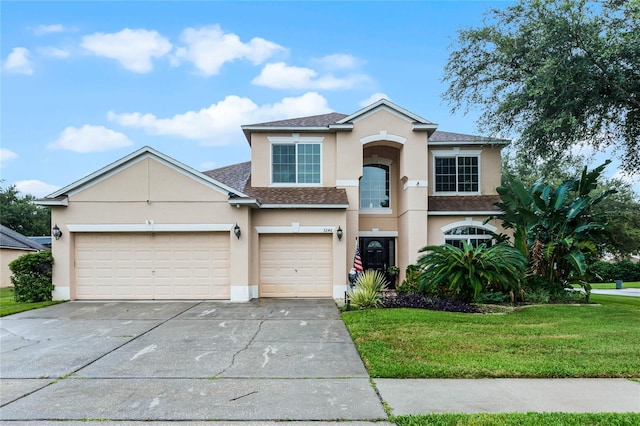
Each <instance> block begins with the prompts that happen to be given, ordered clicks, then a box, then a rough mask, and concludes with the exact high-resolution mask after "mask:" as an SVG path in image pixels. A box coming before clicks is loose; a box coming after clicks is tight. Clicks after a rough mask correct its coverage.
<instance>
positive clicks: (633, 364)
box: [343, 295, 640, 378]
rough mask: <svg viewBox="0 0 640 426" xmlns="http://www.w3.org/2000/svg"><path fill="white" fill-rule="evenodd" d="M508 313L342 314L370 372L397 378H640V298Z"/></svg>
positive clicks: (603, 298) (407, 311) (604, 298)
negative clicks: (639, 352) (639, 346)
mask: <svg viewBox="0 0 640 426" xmlns="http://www.w3.org/2000/svg"><path fill="white" fill-rule="evenodd" d="M591 300H592V302H594V303H599V304H600V305H582V306H580V305H542V306H532V307H527V308H523V309H519V310H516V311H514V312H511V313H507V314H494V315H487V314H459V313H451V312H435V311H427V310H420V309H375V310H367V311H351V312H345V313H343V319H344V321H345V323H346V325H347V328H348V329H349V332H350V333H351V336H352V337H353V339H354V342H355V344H356V347H357V348H358V351H359V352H360V356H361V357H362V359H363V361H364V363H365V365H366V367H367V369H368V370H369V373H370V374H371V376H373V377H392V378H484V377H639V376H640V373H639V372H640V357H638V342H639V341H640V298H634V297H623V296H603V295H592V296H591Z"/></svg>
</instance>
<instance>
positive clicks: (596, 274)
mask: <svg viewBox="0 0 640 426" xmlns="http://www.w3.org/2000/svg"><path fill="white" fill-rule="evenodd" d="M589 269H590V271H591V273H592V274H593V282H596V283H609V282H613V281H615V280H622V281H626V282H632V281H640V263H633V262H632V261H630V260H621V261H619V262H604V261H600V262H595V263H594V264H592V265H591V266H590V268H589Z"/></svg>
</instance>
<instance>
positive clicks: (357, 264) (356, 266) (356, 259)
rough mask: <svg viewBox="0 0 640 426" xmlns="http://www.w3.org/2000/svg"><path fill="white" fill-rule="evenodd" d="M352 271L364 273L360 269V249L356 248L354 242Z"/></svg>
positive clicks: (361, 268) (362, 269)
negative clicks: (354, 253) (354, 251)
mask: <svg viewBox="0 0 640 426" xmlns="http://www.w3.org/2000/svg"><path fill="white" fill-rule="evenodd" d="M353 269H355V270H356V272H364V268H363V267H362V258H361V257H360V248H359V247H358V242H357V241H356V255H355V256H354V257H353Z"/></svg>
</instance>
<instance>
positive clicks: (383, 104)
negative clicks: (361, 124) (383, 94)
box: [336, 98, 437, 130]
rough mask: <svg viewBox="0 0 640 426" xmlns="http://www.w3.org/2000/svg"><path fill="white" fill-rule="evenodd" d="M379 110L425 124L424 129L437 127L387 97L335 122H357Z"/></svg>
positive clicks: (415, 122)
mask: <svg viewBox="0 0 640 426" xmlns="http://www.w3.org/2000/svg"><path fill="white" fill-rule="evenodd" d="M379 110H386V111H389V112H391V113H392V114H395V115H397V116H398V117H400V118H402V119H403V120H406V121H408V122H410V123H413V124H417V125H420V126H426V127H425V129H424V130H426V129H427V127H428V128H430V129H433V130H435V129H436V127H437V124H435V123H432V122H431V121H429V120H426V119H424V118H422V117H420V116H419V115H417V114H414V113H412V112H410V111H408V110H406V109H404V108H402V107H400V106H398V105H396V104H394V103H393V102H391V101H390V100H388V99H384V98H383V99H380V100H379V101H377V102H374V103H372V104H371V105H369V106H366V107H364V108H362V109H361V110H359V111H356V112H354V113H353V114H351V115H348V116H346V117H344V118H343V119H341V120H339V121H338V122H337V123H336V124H347V123H354V122H357V121H358V120H361V119H363V118H365V117H367V116H369V115H371V114H373V113H375V112H376V111H379Z"/></svg>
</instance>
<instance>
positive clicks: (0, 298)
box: [0, 287, 60, 317]
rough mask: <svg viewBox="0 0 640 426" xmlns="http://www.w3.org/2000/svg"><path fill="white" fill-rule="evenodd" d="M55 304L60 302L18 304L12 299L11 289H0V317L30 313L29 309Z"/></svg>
mask: <svg viewBox="0 0 640 426" xmlns="http://www.w3.org/2000/svg"><path fill="white" fill-rule="evenodd" d="M56 303H60V301H53V302H38V303H22V302H20V303H19V302H16V301H15V300H14V299H13V287H4V288H0V317H3V316H5V315H11V314H17V313H18V312H24V311H30V310H31V309H38V308H44V307H45V306H49V305H55V304H56Z"/></svg>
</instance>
